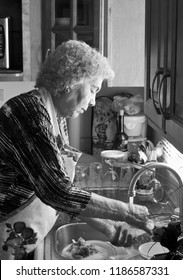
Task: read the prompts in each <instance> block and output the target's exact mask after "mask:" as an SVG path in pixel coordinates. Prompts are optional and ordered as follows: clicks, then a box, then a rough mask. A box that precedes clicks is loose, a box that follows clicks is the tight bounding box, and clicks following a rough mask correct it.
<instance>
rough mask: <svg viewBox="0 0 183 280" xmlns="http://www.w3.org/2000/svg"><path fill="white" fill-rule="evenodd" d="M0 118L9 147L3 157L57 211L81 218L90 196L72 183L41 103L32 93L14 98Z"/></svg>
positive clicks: (6, 105) (2, 111)
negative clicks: (8, 160) (79, 215)
mask: <svg viewBox="0 0 183 280" xmlns="http://www.w3.org/2000/svg"><path fill="white" fill-rule="evenodd" d="M0 117H1V127H2V129H4V134H5V135H6V137H7V138H9V143H10V144H9V149H8V150H6V149H7V147H6V149H5V150H6V151H4V152H3V153H4V157H6V160H7V159H8V157H9V158H10V156H11V164H13V165H14V166H15V167H16V170H18V172H21V174H23V176H24V177H25V178H26V181H27V182H28V183H29V185H30V186H29V188H30V187H31V188H32V189H33V190H34V191H35V193H36V195H37V196H38V197H39V198H40V199H41V200H42V201H43V202H44V203H45V204H47V205H50V206H51V207H53V208H54V209H56V210H58V211H63V212H65V213H67V214H69V215H71V216H76V215H78V214H81V212H82V211H83V210H84V209H85V207H86V205H87V203H88V202H89V200H90V193H89V192H86V191H84V190H81V189H79V188H76V187H75V186H74V185H73V184H72V183H71V181H70V178H69V177H68V175H67V171H66V169H65V167H64V159H63V158H62V157H61V156H60V154H59V152H58V146H57V142H56V139H55V137H54V135H53V131H52V125H51V122H50V119H49V115H48V112H47V111H46V109H45V107H44V106H43V104H42V102H41V101H40V99H39V98H38V97H36V96H35V95H34V94H30V93H29V94H22V95H20V96H18V97H15V98H13V99H11V100H10V101H9V102H7V103H6V104H5V105H4V106H3V107H2V108H1V112H0ZM60 145H62V143H60Z"/></svg>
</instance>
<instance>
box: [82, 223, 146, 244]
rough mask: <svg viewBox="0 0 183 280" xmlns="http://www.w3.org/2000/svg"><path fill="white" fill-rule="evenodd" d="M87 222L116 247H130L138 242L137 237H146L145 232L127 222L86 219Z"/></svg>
mask: <svg viewBox="0 0 183 280" xmlns="http://www.w3.org/2000/svg"><path fill="white" fill-rule="evenodd" d="M85 221H86V222H87V223H88V224H89V225H90V226H92V227H93V228H95V229H96V230H98V231H100V232H102V233H104V234H105V235H106V236H107V238H108V240H109V241H110V243H111V244H113V245H114V246H120V247H121V246H123V247H130V246H131V245H132V244H133V243H135V242H136V239H137V237H140V236H143V235H145V231H143V230H141V229H137V228H134V227H132V226H130V225H128V224H127V223H125V222H119V221H112V220H106V219H97V218H86V219H85ZM141 238H142V237H141ZM146 238H147V235H146Z"/></svg>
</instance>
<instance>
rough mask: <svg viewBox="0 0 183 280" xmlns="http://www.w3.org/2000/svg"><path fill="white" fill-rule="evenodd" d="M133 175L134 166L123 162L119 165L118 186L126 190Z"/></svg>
mask: <svg viewBox="0 0 183 280" xmlns="http://www.w3.org/2000/svg"><path fill="white" fill-rule="evenodd" d="M133 175H134V167H133V166H132V165H128V164H124V165H122V166H121V172H120V179H119V187H120V189H123V190H128V188H129V185H130V182H131V180H132V178H133Z"/></svg>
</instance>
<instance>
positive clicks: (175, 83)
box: [166, 0, 183, 152]
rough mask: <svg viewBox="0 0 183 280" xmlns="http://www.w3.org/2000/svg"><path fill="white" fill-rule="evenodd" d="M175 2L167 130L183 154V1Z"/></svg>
mask: <svg viewBox="0 0 183 280" xmlns="http://www.w3.org/2000/svg"><path fill="white" fill-rule="evenodd" d="M175 2H176V7H174V11H175V12H174V17H175V19H176V20H175V23H176V32H175V33H174V38H173V48H174V49H173V64H172V73H173V75H172V90H171V118H170V120H169V121H167V125H166V130H167V134H168V135H170V137H171V139H172V143H173V144H174V145H175V146H176V147H177V148H178V149H179V150H181V151H182V152H183V142H182V139H183V94H182V90H183V52H182V50H183V36H182V34H183V17H182V13H183V1H182V0H178V1H175Z"/></svg>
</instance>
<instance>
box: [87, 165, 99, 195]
mask: <svg viewBox="0 0 183 280" xmlns="http://www.w3.org/2000/svg"><path fill="white" fill-rule="evenodd" d="M101 186H102V163H100V162H92V163H90V171H89V181H88V187H89V189H93V190H94V189H98V188H101Z"/></svg>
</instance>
